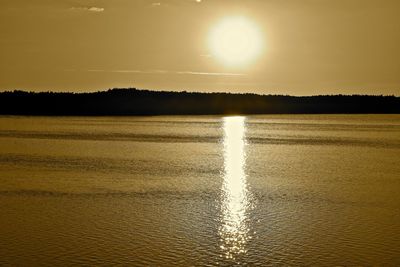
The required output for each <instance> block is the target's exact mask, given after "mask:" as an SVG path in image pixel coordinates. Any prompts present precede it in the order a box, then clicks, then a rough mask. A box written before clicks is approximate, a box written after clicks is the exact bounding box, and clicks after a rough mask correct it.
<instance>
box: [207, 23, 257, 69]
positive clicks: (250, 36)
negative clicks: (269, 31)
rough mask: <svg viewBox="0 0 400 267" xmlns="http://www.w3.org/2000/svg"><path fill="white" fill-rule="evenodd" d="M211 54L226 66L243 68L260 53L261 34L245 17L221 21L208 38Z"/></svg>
mask: <svg viewBox="0 0 400 267" xmlns="http://www.w3.org/2000/svg"><path fill="white" fill-rule="evenodd" d="M209 46H210V49H211V53H212V54H213V56H215V57H216V58H217V59H219V60H220V61H221V62H222V63H223V64H225V65H227V66H243V65H245V64H248V63H251V62H253V61H254V60H255V59H256V58H257V57H258V56H259V55H260V53H261V50H262V46H263V44H262V38H261V33H260V31H259V29H258V27H257V25H255V24H254V23H253V22H251V21H250V20H248V19H247V18H245V17H229V18H225V19H223V20H221V21H220V22H219V23H218V24H217V25H216V26H215V27H214V28H213V29H212V31H211V33H210V36H209Z"/></svg>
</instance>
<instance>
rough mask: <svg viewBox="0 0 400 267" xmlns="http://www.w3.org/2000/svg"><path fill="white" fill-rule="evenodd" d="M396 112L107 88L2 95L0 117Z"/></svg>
mask: <svg viewBox="0 0 400 267" xmlns="http://www.w3.org/2000/svg"><path fill="white" fill-rule="evenodd" d="M317 113H319V114H329V113H353V114H355V113H400V97H395V96H369V95H321V96H301V97H294V96H284V95H257V94H231V93H191V92H166V91H150V90H138V89H110V90H108V91H100V92H94V93H55V92H40V93H35V92H26V91H12V92H1V93H0V114H3V115H99V116H103V115H200V114H317Z"/></svg>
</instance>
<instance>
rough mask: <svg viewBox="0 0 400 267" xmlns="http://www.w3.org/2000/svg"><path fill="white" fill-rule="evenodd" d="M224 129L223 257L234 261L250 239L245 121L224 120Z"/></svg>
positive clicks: (242, 119) (232, 118)
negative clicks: (247, 218)
mask: <svg viewBox="0 0 400 267" xmlns="http://www.w3.org/2000/svg"><path fill="white" fill-rule="evenodd" d="M223 127H224V176H223V186H222V203H221V212H222V223H221V227H220V237H221V239H222V245H221V249H222V251H223V256H224V257H226V258H231V259H235V258H236V257H237V256H239V255H240V254H244V253H245V252H246V243H247V241H248V239H249V229H248V226H247V221H246V217H247V209H248V207H249V204H250V201H249V193H248V190H247V180H246V173H245V167H246V153H245V143H246V142H245V138H246V136H245V134H246V126H245V117H239V116H238V117H225V118H224V126H223Z"/></svg>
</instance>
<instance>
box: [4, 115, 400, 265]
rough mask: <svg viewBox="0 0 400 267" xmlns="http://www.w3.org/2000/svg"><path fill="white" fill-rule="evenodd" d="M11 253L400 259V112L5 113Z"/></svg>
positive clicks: (53, 258)
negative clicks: (118, 115)
mask: <svg viewBox="0 0 400 267" xmlns="http://www.w3.org/2000/svg"><path fill="white" fill-rule="evenodd" d="M0 207H1V208H0V266H76V265H78V266H400V115H254V116H253V115H252V116H154V117H29V116H27V117H25V116H1V117H0Z"/></svg>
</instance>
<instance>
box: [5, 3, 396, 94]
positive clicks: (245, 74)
mask: <svg viewBox="0 0 400 267" xmlns="http://www.w3.org/2000/svg"><path fill="white" fill-rule="evenodd" d="M230 17H244V18H246V19H247V20H248V21H250V22H251V23H252V25H255V27H256V28H257V32H258V33H259V37H260V38H261V39H262V49H261V50H262V51H261V52H260V53H259V54H258V56H257V57H256V58H254V60H253V61H251V62H250V63H248V64H237V65H235V64H233V65H229V64H228V65H227V64H223V62H221V60H219V59H218V58H216V55H215V54H213V51H212V50H211V48H210V45H209V39H210V35H211V33H212V32H213V31H214V30H215V28H216V27H217V25H219V24H220V23H221V21H223V20H224V19H225V20H226V19H227V18H230ZM113 87H137V88H149V89H168V90H171V89H174V90H175V89H176V90H196V91H233V92H256V93H267V94H268V93H273V94H275V93H279V94H293V95H312V94H331V93H335V94H336V93H346V94H348V93H368V94H395V95H400V1H399V0H243V1H239V0H202V1H200V0H197V1H196V0H155V1H151V0H0V90H7V89H28V90H55V91H65V90H68V91H93V90H98V89H106V88H113Z"/></svg>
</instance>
